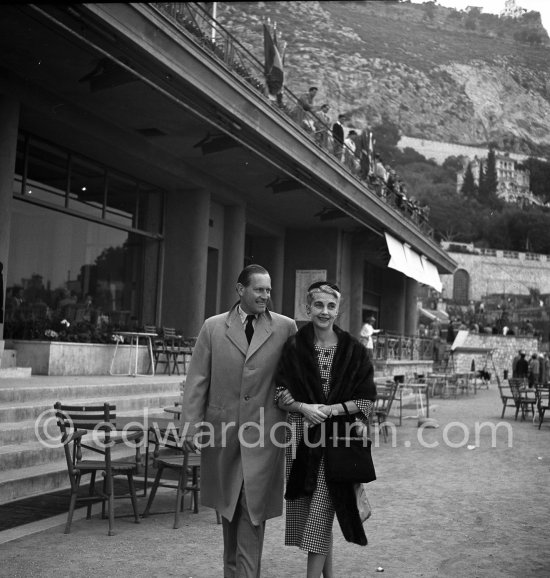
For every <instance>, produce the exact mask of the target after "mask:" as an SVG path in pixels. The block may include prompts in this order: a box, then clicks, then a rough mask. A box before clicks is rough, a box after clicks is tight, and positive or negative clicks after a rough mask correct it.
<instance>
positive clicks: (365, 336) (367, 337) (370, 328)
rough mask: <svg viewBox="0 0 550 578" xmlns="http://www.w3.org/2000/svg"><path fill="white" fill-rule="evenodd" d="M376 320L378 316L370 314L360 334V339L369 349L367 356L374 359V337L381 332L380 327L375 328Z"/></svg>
mask: <svg viewBox="0 0 550 578" xmlns="http://www.w3.org/2000/svg"><path fill="white" fill-rule="evenodd" d="M375 322H376V317H374V315H369V316H368V317H367V319H366V320H365V323H364V324H363V327H362V328H361V333H360V336H359V341H360V342H361V343H362V344H363V345H364V346H365V348H366V349H367V357H368V358H369V359H370V360H371V361H372V360H373V359H374V341H373V339H372V336H373V335H376V334H377V333H380V329H375V328H374V324H375Z"/></svg>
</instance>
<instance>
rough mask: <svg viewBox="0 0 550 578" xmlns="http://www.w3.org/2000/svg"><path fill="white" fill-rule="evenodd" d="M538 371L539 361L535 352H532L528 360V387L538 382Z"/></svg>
mask: <svg viewBox="0 0 550 578" xmlns="http://www.w3.org/2000/svg"><path fill="white" fill-rule="evenodd" d="M539 371H540V363H539V356H538V354H537V353H533V354H532V355H531V359H530V360H529V373H528V379H529V387H533V386H534V385H536V384H537V383H538V382H539Z"/></svg>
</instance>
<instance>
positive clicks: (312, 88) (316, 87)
mask: <svg viewBox="0 0 550 578" xmlns="http://www.w3.org/2000/svg"><path fill="white" fill-rule="evenodd" d="M312 90H319V87H318V86H310V87H309V92H311V91H312Z"/></svg>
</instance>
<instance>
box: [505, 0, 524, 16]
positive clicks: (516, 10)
mask: <svg viewBox="0 0 550 578" xmlns="http://www.w3.org/2000/svg"><path fill="white" fill-rule="evenodd" d="M526 12H527V9H526V8H522V7H521V6H518V5H517V4H516V0H506V1H505V2H504V10H502V12H501V13H500V15H501V16H504V17H506V18H520V17H521V16H523V15H524V14H525V13H526Z"/></svg>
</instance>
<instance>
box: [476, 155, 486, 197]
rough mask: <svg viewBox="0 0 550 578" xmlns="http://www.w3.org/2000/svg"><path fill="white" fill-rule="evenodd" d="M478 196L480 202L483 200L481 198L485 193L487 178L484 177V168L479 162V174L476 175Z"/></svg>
mask: <svg viewBox="0 0 550 578" xmlns="http://www.w3.org/2000/svg"><path fill="white" fill-rule="evenodd" d="M478 177H479V179H478V183H479V184H478V191H477V194H478V198H479V199H480V201H481V202H483V198H484V197H485V196H486V195H487V180H486V178H485V168H484V167H483V163H482V162H481V163H479V175H478Z"/></svg>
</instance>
